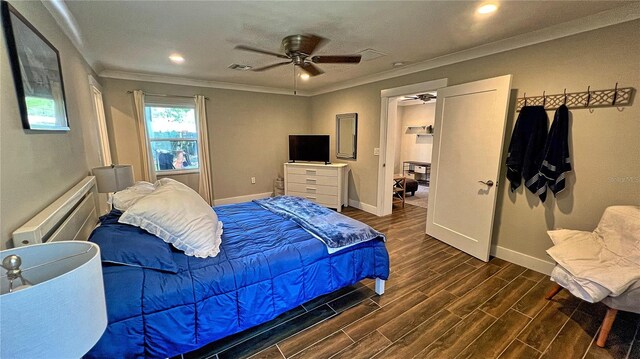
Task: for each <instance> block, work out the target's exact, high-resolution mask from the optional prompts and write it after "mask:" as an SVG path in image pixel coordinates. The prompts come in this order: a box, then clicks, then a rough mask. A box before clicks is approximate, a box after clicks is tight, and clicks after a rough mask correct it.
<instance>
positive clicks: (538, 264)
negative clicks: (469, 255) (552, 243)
mask: <svg viewBox="0 0 640 359" xmlns="http://www.w3.org/2000/svg"><path fill="white" fill-rule="evenodd" d="M491 255H492V256H494V257H497V258H500V259H504V260H505V261H508V262H511V263H515V264H517V265H520V266H523V267H525V268H529V269H532V270H534V271H536V272H540V273H544V274H546V275H549V274H551V271H552V270H553V267H555V266H556V265H555V263H553V262H548V261H545V260H542V259H540V258H536V257H532V256H530V255H528V254H524V253H520V252H516V251H514V250H512V249H508V248H505V247H500V246H492V247H491Z"/></svg>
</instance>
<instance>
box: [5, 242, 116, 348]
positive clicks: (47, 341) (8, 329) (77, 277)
mask: <svg viewBox="0 0 640 359" xmlns="http://www.w3.org/2000/svg"><path fill="white" fill-rule="evenodd" d="M11 254H16V255H18V256H20V258H21V259H22V265H21V267H20V268H21V269H22V276H23V277H24V278H25V279H27V280H28V281H30V282H31V283H32V286H30V287H26V288H24V289H19V290H17V291H13V292H10V293H9V282H8V279H7V276H6V272H5V270H4V269H3V268H1V267H0V271H2V273H1V275H2V276H1V277H0V318H2V319H1V320H0V333H1V334H0V358H80V357H82V356H83V355H84V354H86V353H87V352H88V351H89V350H90V349H91V348H92V347H93V346H94V345H95V343H96V342H97V341H98V340H99V339H100V337H101V336H102V333H103V332H104V330H105V328H106V327H107V310H106V304H105V296H104V284H103V279H102V265H101V262H100V249H99V247H98V246H97V245H95V244H94V243H90V242H81V241H69V242H53V243H45V244H38V245H32V246H26V247H20V248H14V249H8V250H4V251H1V252H0V261H1V260H2V259H4V258H5V257H6V256H8V255H11ZM17 282H18V283H15V282H14V288H15V284H20V280H17Z"/></svg>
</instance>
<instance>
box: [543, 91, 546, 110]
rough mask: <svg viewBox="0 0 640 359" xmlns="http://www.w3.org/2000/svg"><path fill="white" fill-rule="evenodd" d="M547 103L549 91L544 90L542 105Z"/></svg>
mask: <svg viewBox="0 0 640 359" xmlns="http://www.w3.org/2000/svg"><path fill="white" fill-rule="evenodd" d="M546 105H547V91H542V107H545V106H546Z"/></svg>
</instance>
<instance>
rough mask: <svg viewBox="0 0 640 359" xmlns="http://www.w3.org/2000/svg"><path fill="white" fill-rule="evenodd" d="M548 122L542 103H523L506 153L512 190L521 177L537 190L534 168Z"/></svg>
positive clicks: (542, 147)
mask: <svg viewBox="0 0 640 359" xmlns="http://www.w3.org/2000/svg"><path fill="white" fill-rule="evenodd" d="M548 122H549V119H548V118H547V112H546V111H545V109H544V107H542V106H525V107H523V108H522V109H521V110H520V115H519V116H518V120H517V121H516V125H515V127H514V128H513V134H512V135H511V143H509V154H508V155H507V179H508V180H509V182H511V191H512V192H513V191H515V190H516V189H517V188H518V187H520V183H521V182H522V177H524V180H525V186H527V188H528V189H529V190H530V191H531V192H532V193H537V192H538V177H539V176H538V171H539V169H540V164H541V163H542V154H543V149H544V144H545V141H546V139H547V125H548Z"/></svg>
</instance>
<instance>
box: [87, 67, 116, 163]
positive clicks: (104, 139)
mask: <svg viewBox="0 0 640 359" xmlns="http://www.w3.org/2000/svg"><path fill="white" fill-rule="evenodd" d="M89 89H90V91H91V100H92V101H91V102H92V104H93V111H94V113H95V120H96V127H97V137H98V138H97V140H98V143H99V147H98V150H99V155H100V160H101V162H102V165H103V166H109V165H110V164H112V163H113V162H112V160H111V150H110V148H109V133H108V132H107V120H106V119H105V116H104V103H103V102H102V86H100V84H99V83H98V81H96V79H94V78H93V76H91V75H89Z"/></svg>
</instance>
